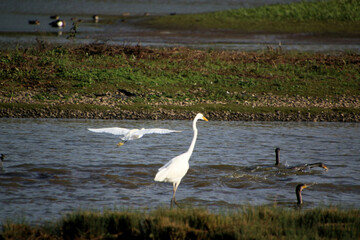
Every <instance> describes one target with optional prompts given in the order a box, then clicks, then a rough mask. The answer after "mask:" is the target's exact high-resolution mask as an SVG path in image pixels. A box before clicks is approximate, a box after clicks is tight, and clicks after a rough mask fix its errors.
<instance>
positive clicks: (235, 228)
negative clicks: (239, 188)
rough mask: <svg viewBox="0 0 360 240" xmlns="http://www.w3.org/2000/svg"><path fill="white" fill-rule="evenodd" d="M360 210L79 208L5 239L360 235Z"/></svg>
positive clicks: (5, 229)
mask: <svg viewBox="0 0 360 240" xmlns="http://www.w3.org/2000/svg"><path fill="white" fill-rule="evenodd" d="M359 225H360V211H359V210H355V209H350V210H340V209H338V208H332V207H330V208H318V209H309V210H301V209H282V208H276V207H244V208H243V209H239V210H238V211H235V212H225V213H211V212H210V211H208V210H204V209H191V208H190V209H170V210H167V209H157V210H153V211H151V212H141V211H129V210H128V211H105V212H103V213H100V212H95V211H80V212H75V213H71V214H69V215H67V216H65V217H63V218H62V219H60V220H58V221H56V222H52V223H47V224H44V225H42V226H32V225H28V224H24V223H14V222H8V223H5V224H3V226H2V232H0V239H28V240H31V239H290V238H291V239H358V238H359V237H360V229H359Z"/></svg>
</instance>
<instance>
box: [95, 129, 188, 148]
mask: <svg viewBox="0 0 360 240" xmlns="http://www.w3.org/2000/svg"><path fill="white" fill-rule="evenodd" d="M88 130H89V131H91V132H96V133H110V134H114V135H123V136H124V137H122V138H121V140H123V141H122V142H119V143H118V144H117V146H122V145H124V143H126V142H127V141H130V140H134V139H139V138H142V136H144V135H145V134H154V133H156V134H167V133H173V132H181V131H177V130H170V129H163V128H150V129H145V128H141V129H127V128H119V127H111V128H88Z"/></svg>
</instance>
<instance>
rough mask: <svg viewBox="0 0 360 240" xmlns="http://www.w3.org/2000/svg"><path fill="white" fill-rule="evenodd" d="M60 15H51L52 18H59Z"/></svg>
mask: <svg viewBox="0 0 360 240" xmlns="http://www.w3.org/2000/svg"><path fill="white" fill-rule="evenodd" d="M59 18H60V17H59V16H58V15H53V16H50V19H56V20H58V19H59Z"/></svg>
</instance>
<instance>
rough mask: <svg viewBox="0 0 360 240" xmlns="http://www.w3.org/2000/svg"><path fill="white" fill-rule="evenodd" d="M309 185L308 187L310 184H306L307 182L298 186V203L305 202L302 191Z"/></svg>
mask: <svg viewBox="0 0 360 240" xmlns="http://www.w3.org/2000/svg"><path fill="white" fill-rule="evenodd" d="M307 187H308V185H306V184H299V185H297V186H296V189H295V193H296V198H297V204H302V203H303V201H302V196H301V191H302V190H303V189H305V188H307Z"/></svg>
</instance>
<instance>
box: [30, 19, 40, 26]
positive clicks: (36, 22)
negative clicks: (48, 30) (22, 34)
mask: <svg viewBox="0 0 360 240" xmlns="http://www.w3.org/2000/svg"><path fill="white" fill-rule="evenodd" d="M29 24H31V25H40V21H39V20H37V19H36V20H29Z"/></svg>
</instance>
